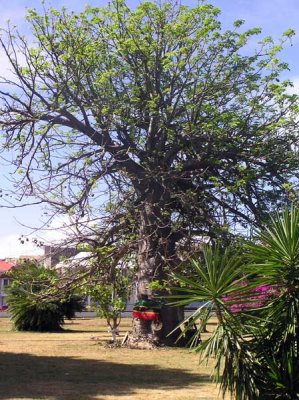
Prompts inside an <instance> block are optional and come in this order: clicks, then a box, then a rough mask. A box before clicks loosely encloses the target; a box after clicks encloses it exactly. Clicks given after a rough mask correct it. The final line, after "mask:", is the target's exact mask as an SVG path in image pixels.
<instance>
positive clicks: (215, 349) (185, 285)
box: [173, 245, 256, 399]
mask: <svg viewBox="0 0 299 400" xmlns="http://www.w3.org/2000/svg"><path fill="white" fill-rule="evenodd" d="M202 253H203V254H202V259H201V260H190V266H189V267H190V269H189V270H191V271H192V277H190V278H186V277H184V276H182V275H175V278H176V280H177V281H178V283H179V285H180V287H179V288H176V289H175V290H176V292H177V294H176V295H175V296H174V297H175V302H174V303H173V304H175V305H180V306H183V305H187V304H190V303H192V302H202V303H203V306H202V307H200V308H199V309H198V310H196V311H195V313H194V314H193V315H191V317H189V318H188V319H187V320H186V321H185V326H186V329H188V328H189V324H188V322H189V321H192V323H193V322H194V320H199V321H200V323H199V328H198V333H197V336H198V335H200V333H201V332H202V331H203V328H204V326H205V324H206V322H207V320H208V319H209V318H210V317H211V315H212V314H214V313H215V314H216V317H217V320H218V325H217V327H216V329H215V330H214V332H213V333H212V335H211V336H210V337H209V338H208V339H207V340H205V341H202V342H200V344H199V345H197V346H196V347H195V350H196V351H197V352H198V353H199V355H200V359H201V361H204V360H206V361H208V360H209V359H210V358H215V380H216V381H217V382H218V381H220V382H221V388H222V390H223V392H224V393H225V392H226V391H227V390H229V391H230V392H232V393H236V394H237V395H238V398H239V399H248V394H249V395H252V396H253V394H254V393H255V391H256V389H255V385H254V379H253V378H252V375H251V371H250V368H248V366H249V365H250V363H251V361H252V354H251V352H250V347H249V345H248V343H249V340H248V334H249V327H248V326H247V325H246V324H244V323H243V321H242V318H240V315H239V314H235V313H233V312H232V310H231V309H232V307H231V306H232V305H233V304H242V303H244V301H245V299H246V298H248V293H249V291H250V289H251V286H250V285H248V284H247V285H246V286H245V285H243V282H244V280H246V275H245V268H244V261H243V257H241V255H240V254H236V253H235V252H233V250H232V249H230V248H227V249H225V250H223V249H221V248H220V246H217V245H216V246H214V247H212V246H209V245H205V246H204V247H203V252H202ZM203 308H204V310H205V312H204V315H205V318H202V315H203V312H202V310H203ZM196 339H197V337H196V335H195V336H194V338H193V341H191V342H190V344H191V345H192V344H194V343H196V342H197V340H196ZM236 371H238V373H237V375H236ZM240 380H242V381H243V385H239V384H238V383H239V381H240ZM252 398H253V397H252Z"/></svg>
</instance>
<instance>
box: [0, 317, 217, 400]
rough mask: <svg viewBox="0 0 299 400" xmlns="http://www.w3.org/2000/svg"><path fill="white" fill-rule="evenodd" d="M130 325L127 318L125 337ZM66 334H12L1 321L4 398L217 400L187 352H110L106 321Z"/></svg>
mask: <svg viewBox="0 0 299 400" xmlns="http://www.w3.org/2000/svg"><path fill="white" fill-rule="evenodd" d="M129 326H130V320H129V319H128V320H124V322H123V324H122V327H121V333H122V334H124V333H125V332H126V331H127V330H128V329H129ZM210 328H211V327H210ZM65 329H66V331H65V332H59V333H31V332H14V331H12V328H11V323H10V321H9V319H7V318H1V319H0V388H1V390H0V400H2V399H6V400H8V399H10V400H11V399H30V400H33V399H34V400H38V399H47V400H95V399H103V400H116V399H121V400H122V399H123V400H127V399H133V400H149V399H150V400H170V399H171V400H195V399H200V400H215V399H218V398H220V397H218V388H216V387H215V386H214V384H212V383H211V381H210V373H211V368H210V367H205V366H199V365H198V356H197V355H196V354H194V353H190V352H189V351H188V350H187V349H174V348H162V349H158V350H142V351H141V350H129V349H123V348H115V349H110V348H106V347H105V346H104V343H105V341H107V340H108V339H109V338H110V335H109V334H108V332H107V329H106V326H105V323H104V321H103V320H100V319H97V318H94V319H76V320H74V321H72V322H67V323H66V324H65Z"/></svg>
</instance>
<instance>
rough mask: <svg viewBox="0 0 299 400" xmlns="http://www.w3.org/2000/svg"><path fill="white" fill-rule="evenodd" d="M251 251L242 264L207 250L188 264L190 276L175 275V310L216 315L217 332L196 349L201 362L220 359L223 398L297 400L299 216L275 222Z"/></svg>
mask: <svg viewBox="0 0 299 400" xmlns="http://www.w3.org/2000/svg"><path fill="white" fill-rule="evenodd" d="M245 249H246V257H245V261H244V257H240V255H238V254H234V253H233V252H232V251H231V250H230V249H226V250H221V248H220V247H219V246H216V247H214V248H213V247H211V246H208V245H207V246H205V247H204V248H203V257H202V259H201V260H200V261H195V260H191V261H190V264H191V267H192V277H189V278H186V277H183V276H176V279H177V281H178V283H179V284H180V288H179V289H177V292H178V294H177V295H176V296H175V298H176V302H175V304H176V305H186V304H189V303H191V302H193V301H202V302H205V303H204V306H203V307H205V309H206V310H207V313H206V319H208V318H209V317H210V316H211V313H212V312H215V314H216V317H217V320H218V325H217V327H216V329H215V330H214V332H213V333H212V335H211V337H210V338H208V339H207V340H205V341H203V342H201V343H200V344H199V345H198V346H197V347H196V348H195V349H196V351H198V352H199V354H200V357H201V359H202V360H208V359H209V358H211V357H214V358H215V377H216V381H220V383H221V389H222V390H223V393H225V392H226V391H229V392H231V394H232V395H234V396H235V398H236V400H255V399H259V400H262V399H263V400H266V399H269V400H270V399H277V400H278V399H279V400H283V399H289V400H294V399H299V357H298V348H299V322H298V316H299V210H298V209H297V208H295V207H291V209H290V210H285V211H284V212H283V213H282V215H276V216H275V217H274V218H271V219H270V222H269V224H268V227H266V228H264V229H263V230H261V231H260V232H259V233H258V235H257V240H256V243H251V244H247V245H246V246H245ZM261 289H263V290H261ZM200 311H201V310H200V309H199V310H197V311H196V312H195V313H194V314H193V316H192V318H193V319H194V318H195V319H196V318H199V316H200ZM205 322H206V321H202V323H201V324H200V325H199V332H200V331H201V329H202V326H203V323H205ZM191 344H192V343H191Z"/></svg>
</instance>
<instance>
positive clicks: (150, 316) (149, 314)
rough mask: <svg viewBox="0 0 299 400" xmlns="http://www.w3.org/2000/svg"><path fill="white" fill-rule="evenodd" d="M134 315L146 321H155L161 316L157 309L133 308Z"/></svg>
mask: <svg viewBox="0 0 299 400" xmlns="http://www.w3.org/2000/svg"><path fill="white" fill-rule="evenodd" d="M133 317H134V318H136V319H142V320H144V321H154V320H156V319H158V318H159V313H158V312H156V311H137V310H133Z"/></svg>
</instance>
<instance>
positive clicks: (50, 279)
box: [6, 262, 83, 332]
mask: <svg viewBox="0 0 299 400" xmlns="http://www.w3.org/2000/svg"><path fill="white" fill-rule="evenodd" d="M9 276H10V279H11V284H10V286H8V287H7V289H6V292H7V304H8V311H9V313H10V315H11V317H12V320H13V323H14V326H15V328H16V329H17V330H20V331H39V332H42V331H58V330H61V329H62V325H63V323H64V320H65V318H67V319H71V318H73V317H74V316H75V312H76V311H82V309H83V302H82V298H81V297H80V296H78V295H75V294H74V293H71V292H69V293H62V294H61V295H60V297H58V298H56V299H49V298H48V296H47V293H49V291H50V290H51V286H52V285H54V284H55V282H56V281H57V279H58V277H57V274H56V271H55V270H49V269H47V268H44V267H41V266H38V265H36V264H35V263H32V262H26V263H24V264H23V265H21V266H17V267H15V268H13V269H12V270H11V271H10V272H9Z"/></svg>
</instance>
